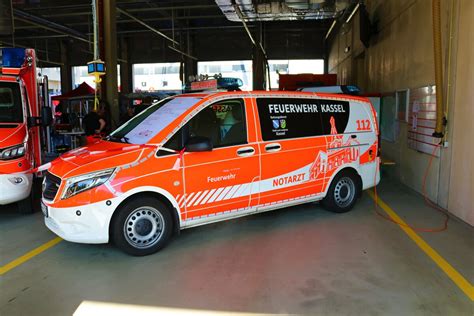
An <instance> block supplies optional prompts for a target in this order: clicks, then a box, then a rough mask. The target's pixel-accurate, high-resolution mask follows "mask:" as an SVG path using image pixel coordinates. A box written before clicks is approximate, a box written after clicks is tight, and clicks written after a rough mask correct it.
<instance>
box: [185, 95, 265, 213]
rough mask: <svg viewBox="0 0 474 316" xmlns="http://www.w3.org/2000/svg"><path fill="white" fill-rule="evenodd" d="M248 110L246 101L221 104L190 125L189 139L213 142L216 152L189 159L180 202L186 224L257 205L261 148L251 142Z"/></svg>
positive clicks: (189, 155) (188, 155)
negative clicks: (205, 139) (206, 139)
mask: <svg viewBox="0 0 474 316" xmlns="http://www.w3.org/2000/svg"><path fill="white" fill-rule="evenodd" d="M248 106H250V104H248V105H247V104H246V102H245V101H244V99H230V100H223V101H218V102H216V103H213V104H211V105H209V106H207V107H206V108H204V109H203V110H201V111H200V112H199V113H198V114H197V115H196V116H195V117H193V118H192V119H191V120H190V121H189V122H188V124H187V130H188V138H192V137H196V136H197V137H207V138H208V139H210V140H211V142H212V144H213V146H214V148H213V150H212V151H206V152H186V153H185V154H184V156H183V167H184V179H183V182H184V184H185V187H184V190H185V197H184V198H183V200H182V201H179V202H181V204H180V207H181V209H182V210H184V211H185V214H186V215H185V219H186V220H195V219H196V220H197V219H201V218H203V217H205V218H208V219H209V221H212V220H213V219H215V216H218V215H224V213H229V217H232V216H233V215H234V214H235V213H239V212H250V211H251V210H252V208H253V207H254V206H255V205H256V204H257V202H258V176H259V173H260V165H259V152H258V150H259V149H258V146H257V144H256V143H249V142H248V136H249V132H250V131H249V129H248V126H247V124H246V122H247V119H246V114H247V113H251V111H246V107H248ZM249 110H250V108H249ZM251 132H252V133H253V130H252V131H251ZM234 212H235V213H234Z"/></svg>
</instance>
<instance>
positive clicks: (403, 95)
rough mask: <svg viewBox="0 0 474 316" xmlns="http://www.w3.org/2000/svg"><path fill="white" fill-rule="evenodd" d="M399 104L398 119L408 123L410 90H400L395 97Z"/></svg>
mask: <svg viewBox="0 0 474 316" xmlns="http://www.w3.org/2000/svg"><path fill="white" fill-rule="evenodd" d="M395 98H396V101H395V102H396V104H397V119H398V120H399V121H402V122H408V111H407V108H408V98H409V93H408V90H399V91H397V92H396V95H395Z"/></svg>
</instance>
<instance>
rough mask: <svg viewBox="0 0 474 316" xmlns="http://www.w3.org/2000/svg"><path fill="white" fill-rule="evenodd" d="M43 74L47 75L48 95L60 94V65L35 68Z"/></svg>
mask: <svg viewBox="0 0 474 316" xmlns="http://www.w3.org/2000/svg"><path fill="white" fill-rule="evenodd" d="M37 70H38V72H39V73H41V75H43V76H48V90H49V95H50V96H54V95H59V94H61V68H60V67H44V68H38V69H37Z"/></svg>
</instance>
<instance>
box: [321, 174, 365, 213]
mask: <svg viewBox="0 0 474 316" xmlns="http://www.w3.org/2000/svg"><path fill="white" fill-rule="evenodd" d="M360 191H361V184H360V177H359V175H358V174H357V173H356V172H355V171H352V170H342V171H341V172H339V173H338V174H337V175H336V176H335V177H334V179H333V180H332V182H331V185H330V186H329V189H328V192H327V194H326V196H325V197H324V198H323V199H322V200H321V205H322V206H323V207H324V208H325V209H326V210H328V211H331V212H334V213H345V212H349V211H350V210H351V209H352V207H354V204H355V203H356V201H357V198H358V197H359V196H360Z"/></svg>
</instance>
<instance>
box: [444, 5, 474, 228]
mask: <svg viewBox="0 0 474 316" xmlns="http://www.w3.org/2000/svg"><path fill="white" fill-rule="evenodd" d="M460 2H461V3H460V8H459V12H458V14H459V15H458V16H459V19H458V27H459V30H460V31H459V33H458V34H457V35H458V36H457V39H456V40H457V44H458V47H457V52H456V64H455V65H454V67H453V73H452V79H454V80H455V81H454V85H453V98H452V101H453V105H452V110H450V111H449V112H450V119H451V120H452V121H453V124H452V128H451V130H450V133H451V135H450V137H449V138H450V140H451V144H452V161H453V163H452V164H451V172H450V178H451V181H450V185H449V203H448V205H449V209H450V210H452V212H453V213H455V214H456V215H457V216H459V217H460V218H462V219H464V220H465V221H467V222H468V223H470V224H471V225H474V202H473V198H474V142H473V140H474V124H473V122H472V120H473V118H474V101H473V100H474V89H473V87H474V58H473V56H474V44H473V40H472V38H473V34H474V18H473V17H474V1H472V0H461V1H460ZM452 81H453V80H452Z"/></svg>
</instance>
